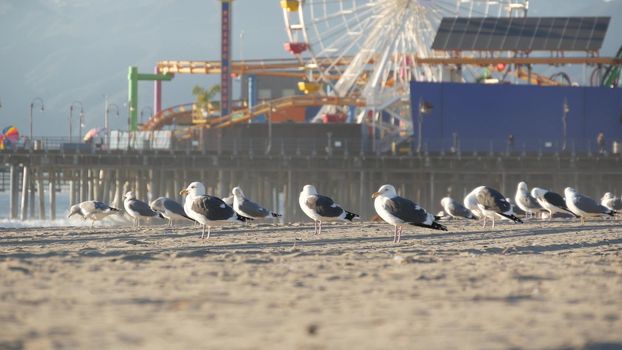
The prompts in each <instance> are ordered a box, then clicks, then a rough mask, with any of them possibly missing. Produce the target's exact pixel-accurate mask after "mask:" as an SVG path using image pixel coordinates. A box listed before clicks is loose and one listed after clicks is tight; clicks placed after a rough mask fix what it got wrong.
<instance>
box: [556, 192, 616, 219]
mask: <svg viewBox="0 0 622 350" xmlns="http://www.w3.org/2000/svg"><path fill="white" fill-rule="evenodd" d="M564 195H565V196H566V205H567V206H568V209H570V210H571V211H572V212H573V213H574V214H575V215H578V216H580V217H581V224H583V223H585V217H586V216H602V215H610V216H613V215H614V214H616V212H615V211H614V210H611V209H609V208H607V207H604V206H602V205H600V204H598V203H596V201H595V200H593V199H592V198H590V197H588V196H586V195H583V194H581V193H579V192H577V190H575V189H574V188H572V187H566V189H564Z"/></svg>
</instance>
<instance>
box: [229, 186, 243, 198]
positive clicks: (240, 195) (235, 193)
mask: <svg viewBox="0 0 622 350" xmlns="http://www.w3.org/2000/svg"><path fill="white" fill-rule="evenodd" d="M231 194H232V195H233V196H234V197H237V198H244V192H242V189H241V188H240V187H234V188H233V189H232V190H231Z"/></svg>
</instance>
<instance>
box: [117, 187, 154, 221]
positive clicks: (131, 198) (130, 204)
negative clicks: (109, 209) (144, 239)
mask: <svg viewBox="0 0 622 350" xmlns="http://www.w3.org/2000/svg"><path fill="white" fill-rule="evenodd" d="M123 207H124V208H125V211H126V212H127V213H128V214H130V216H131V217H133V218H134V223H135V226H136V227H140V218H152V217H156V216H159V217H161V218H162V219H164V215H162V213H158V212H156V211H153V210H151V208H149V205H148V204H147V203H145V202H143V201H140V200H138V199H136V195H135V194H134V192H132V191H129V192H127V193H126V194H125V196H124V200H123Z"/></svg>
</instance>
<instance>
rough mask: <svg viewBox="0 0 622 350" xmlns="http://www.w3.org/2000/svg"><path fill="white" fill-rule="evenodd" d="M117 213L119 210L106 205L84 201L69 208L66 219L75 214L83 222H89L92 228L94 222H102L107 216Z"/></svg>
mask: <svg viewBox="0 0 622 350" xmlns="http://www.w3.org/2000/svg"><path fill="white" fill-rule="evenodd" d="M118 213H119V209H117V208H113V207H111V206H109V205H108V204H105V203H102V202H98V201H84V202H82V203H78V204H75V205H72V206H71V208H69V215H67V218H70V217H72V216H73V215H76V214H77V215H80V216H82V219H83V220H91V228H92V227H93V225H94V224H95V221H99V220H102V219H103V218H105V217H107V216H108V215H112V214H118Z"/></svg>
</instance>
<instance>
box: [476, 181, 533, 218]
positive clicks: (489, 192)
mask: <svg viewBox="0 0 622 350" xmlns="http://www.w3.org/2000/svg"><path fill="white" fill-rule="evenodd" d="M474 191H475V192H474V193H475V198H476V199H477V206H478V207H479V209H480V211H481V212H482V214H484V215H485V216H486V217H488V218H490V219H492V227H493V228H494V227H495V218H496V217H497V216H499V217H501V218H506V219H510V220H512V221H514V222H515V223H523V221H522V220H521V219H519V218H517V217H516V215H514V213H513V212H512V205H511V204H510V202H508V200H507V199H505V196H503V195H502V194H501V193H499V191H497V190H495V189H494V188H490V187H487V186H480V187H477V188H476V189H475V190H474ZM484 225H486V223H485V222H484Z"/></svg>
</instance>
